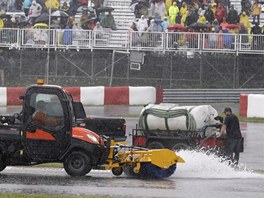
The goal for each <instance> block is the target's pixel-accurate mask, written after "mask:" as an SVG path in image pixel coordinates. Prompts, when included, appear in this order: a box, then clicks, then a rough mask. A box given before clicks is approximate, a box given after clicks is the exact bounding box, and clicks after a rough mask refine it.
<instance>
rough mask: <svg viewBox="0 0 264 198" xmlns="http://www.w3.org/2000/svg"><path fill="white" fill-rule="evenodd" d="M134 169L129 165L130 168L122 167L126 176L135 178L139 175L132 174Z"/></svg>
mask: <svg viewBox="0 0 264 198" xmlns="http://www.w3.org/2000/svg"><path fill="white" fill-rule="evenodd" d="M134 167H135V165H131V166H128V165H124V166H123V170H124V173H125V174H126V175H127V176H132V177H137V176H138V175H139V172H138V173H135V172H134Z"/></svg>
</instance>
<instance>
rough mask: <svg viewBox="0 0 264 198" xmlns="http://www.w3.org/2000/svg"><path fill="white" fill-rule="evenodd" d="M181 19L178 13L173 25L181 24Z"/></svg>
mask: <svg viewBox="0 0 264 198" xmlns="http://www.w3.org/2000/svg"><path fill="white" fill-rule="evenodd" d="M181 19H182V16H181V13H180V12H179V13H178V15H177V17H176V19H175V23H178V24H181Z"/></svg>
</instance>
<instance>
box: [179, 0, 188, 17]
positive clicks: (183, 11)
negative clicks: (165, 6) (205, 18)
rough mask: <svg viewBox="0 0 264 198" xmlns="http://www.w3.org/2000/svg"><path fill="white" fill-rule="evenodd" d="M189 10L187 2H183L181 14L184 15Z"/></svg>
mask: <svg viewBox="0 0 264 198" xmlns="http://www.w3.org/2000/svg"><path fill="white" fill-rule="evenodd" d="M187 11H188V8H187V6H186V3H185V2H183V3H182V7H181V9H180V15H181V16H183V15H184V14H185V13H186V12H187Z"/></svg>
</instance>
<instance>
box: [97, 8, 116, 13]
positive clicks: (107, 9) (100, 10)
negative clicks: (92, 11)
mask: <svg viewBox="0 0 264 198" xmlns="http://www.w3.org/2000/svg"><path fill="white" fill-rule="evenodd" d="M113 10H114V8H112V7H99V8H96V11H97V12H98V13H100V12H112V11H113Z"/></svg>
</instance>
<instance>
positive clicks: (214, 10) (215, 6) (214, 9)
mask: <svg viewBox="0 0 264 198" xmlns="http://www.w3.org/2000/svg"><path fill="white" fill-rule="evenodd" d="M216 8H217V4H216V3H213V4H212V11H213V13H214V14H215V12H216Z"/></svg>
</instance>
